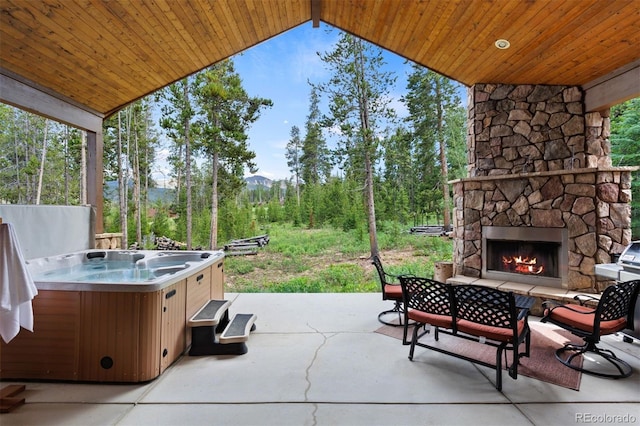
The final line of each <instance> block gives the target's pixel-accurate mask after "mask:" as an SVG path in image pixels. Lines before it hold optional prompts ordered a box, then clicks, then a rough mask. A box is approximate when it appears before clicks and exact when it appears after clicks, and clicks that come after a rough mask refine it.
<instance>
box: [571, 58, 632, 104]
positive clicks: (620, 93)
mask: <svg viewBox="0 0 640 426" xmlns="http://www.w3.org/2000/svg"><path fill="white" fill-rule="evenodd" d="M582 89H583V90H584V91H585V95H584V107H585V111H587V112H590V111H601V110H603V109H606V108H610V107H611V106H613V105H616V104H619V103H622V102H624V101H626V100H629V99H633V98H638V97H640V60H637V61H635V62H632V63H630V64H628V65H626V66H624V67H622V68H619V69H617V70H615V71H613V72H611V73H609V74H607V75H605V76H604V77H601V78H598V79H596V80H593V81H590V82H589V83H587V84H584V85H582Z"/></svg>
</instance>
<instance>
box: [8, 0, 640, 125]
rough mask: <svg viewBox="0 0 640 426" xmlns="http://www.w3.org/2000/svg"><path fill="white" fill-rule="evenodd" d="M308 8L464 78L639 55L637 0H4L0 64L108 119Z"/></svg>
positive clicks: (303, 17)
mask: <svg viewBox="0 0 640 426" xmlns="http://www.w3.org/2000/svg"><path fill="white" fill-rule="evenodd" d="M312 5H313V6H312ZM312 9H313V10H312ZM312 16H313V18H315V19H314V20H318V19H319V20H321V21H323V22H326V23H327V24H330V25H333V26H335V27H338V28H340V29H343V30H345V31H348V32H350V33H353V34H355V35H357V36H360V37H362V38H364V39H366V40H369V41H371V42H373V43H375V44H377V45H379V46H381V47H384V48H386V49H389V50H391V51H393V52H395V53H397V54H399V55H401V56H404V57H406V58H408V59H410V60H413V61H415V62H417V63H420V64H422V65H425V66H427V67H429V68H431V69H433V70H435V71H438V72H440V73H441V74H444V75H446V76H449V77H451V78H453V79H455V80H458V81H460V82H462V83H464V84H466V85H472V84H474V83H491V82H496V83H498V82H499V83H514V84H516V83H537V84H570V85H584V84H586V83H589V82H590V81H593V80H596V79H598V78H601V77H602V76H605V75H607V74H609V73H610V72H612V71H614V70H616V69H619V68H620V67H624V66H626V65H629V64H631V63H634V62H636V61H638V60H639V59H640V49H639V48H638V46H640V19H639V18H640V0H494V1H481V0H188V1H187V0H110V1H106V0H104V1H102V0H0V72H2V73H3V74H5V75H9V76H11V77H12V78H15V79H18V80H20V81H22V82H25V83H27V84H28V85H30V86H33V87H37V88H39V89H41V90H43V91H45V92H47V93H49V94H52V95H54V96H56V97H59V98H60V99H65V100H68V101H71V102H72V103H74V104H76V105H80V106H82V107H83V108H84V109H86V110H88V111H91V112H94V113H96V114H99V115H101V116H107V115H110V114H112V113H113V112H115V111H117V110H118V109H120V108H122V107H123V106H125V105H127V104H128V103H130V102H132V101H133V100H135V99H138V98H140V97H142V96H145V95H147V94H149V93H152V92H154V91H155V90H157V89H159V88H162V87H164V86H166V85H167V84H170V83H172V82H174V81H176V80H179V79H180V78H183V77H185V76H187V75H190V74H192V73H194V72H196V71H198V70H201V69H203V68H205V67H207V66H209V65H210V64H212V63H215V62H217V61H219V60H222V59H224V58H227V57H229V56H231V55H233V54H235V53H238V52H241V51H243V50H245V49H247V48H249V47H251V46H254V45H255V44H257V43H260V42H262V41H264V40H267V39H269V38H271V37H274V36H276V35H278V34H280V33H282V32H284V31H287V30H289V29H291V28H293V27H295V26H297V25H300V24H302V23H305V22H307V21H311V20H312ZM309 25H311V23H309ZM497 39H507V40H509V42H510V44H511V47H510V48H509V49H507V50H499V49H497V48H496V47H495V46H494V43H495V41H496V40H497ZM276 65H277V64H274V66H276Z"/></svg>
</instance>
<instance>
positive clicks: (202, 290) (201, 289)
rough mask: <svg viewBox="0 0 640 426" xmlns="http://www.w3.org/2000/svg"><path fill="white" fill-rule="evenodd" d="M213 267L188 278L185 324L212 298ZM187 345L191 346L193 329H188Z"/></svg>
mask: <svg viewBox="0 0 640 426" xmlns="http://www.w3.org/2000/svg"><path fill="white" fill-rule="evenodd" d="M211 299H212V297H211V268H210V267H209V268H206V269H203V270H202V271H200V272H199V273H197V274H194V275H192V276H190V277H189V278H187V310H186V315H185V319H184V320H185V324H186V323H187V322H188V321H189V319H191V317H192V316H193V315H194V314H195V313H196V312H198V310H199V309H200V308H201V307H202V306H203V305H204V304H205V303H207V302H208V301H209V300H211ZM185 339H186V346H185V347H189V346H191V331H190V329H189V328H187V331H186V336H185Z"/></svg>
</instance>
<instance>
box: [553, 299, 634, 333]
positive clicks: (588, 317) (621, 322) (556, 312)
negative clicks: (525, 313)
mask: <svg viewBox="0 0 640 426" xmlns="http://www.w3.org/2000/svg"><path fill="white" fill-rule="evenodd" d="M569 306H570V308H571V309H567V308H564V307H562V306H559V307H556V308H554V309H553V310H552V311H551V315H550V316H549V318H551V319H552V320H554V321H557V322H561V323H563V324H567V325H569V326H571V327H573V328H577V329H578V330H582V331H586V332H590V331H593V322H594V320H595V316H596V314H595V312H596V310H595V309H594V308H590V307H588V306H581V305H569ZM575 311H578V312H575ZM548 313H549V309H547V311H546V312H545V315H548ZM626 325H627V318H626V317H622V318H618V319H615V320H610V321H602V322H600V335H603V334H612V333H616V332H618V331H620V330H622V329H624V328H625V327H626Z"/></svg>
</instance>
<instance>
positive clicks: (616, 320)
mask: <svg viewBox="0 0 640 426" xmlns="http://www.w3.org/2000/svg"><path fill="white" fill-rule="evenodd" d="M639 287H640V280H634V281H627V282H622V283H618V284H616V285H613V286H610V287H608V288H607V289H605V291H604V292H603V293H602V295H601V297H600V301H599V302H598V304H597V306H596V307H595V308H594V307H589V306H585V302H586V301H588V300H597V299H596V298H594V297H592V296H587V295H578V296H576V297H574V299H576V300H577V301H578V302H580V304H579V305H576V304H559V303H557V302H553V301H547V302H544V303H543V307H544V308H545V311H544V317H543V318H542V319H541V321H542V322H550V323H552V324H555V325H557V326H558V327H562V328H564V329H565V330H568V331H570V332H571V333H572V334H575V335H576V336H579V337H581V338H582V339H583V340H584V342H585V343H584V344H582V345H579V344H574V343H568V344H566V345H565V346H564V347H562V348H560V349H558V350H557V351H556V358H557V359H558V361H560V362H561V363H563V364H564V365H566V366H567V367H569V368H572V369H574V370H577V371H582V372H584V373H587V374H591V375H594V376H599V377H608V378H613V379H620V378H624V377H629V376H630V375H631V372H632V369H631V366H629V364H627V363H626V362H625V361H623V360H621V359H620V358H618V357H617V356H616V354H615V353H613V351H611V350H609V349H603V348H600V347H598V346H597V344H598V342H599V341H600V337H601V336H604V335H608V334H613V333H617V332H618V331H621V330H623V329H625V328H633V310H634V306H635V303H636V299H637V297H638V289H639ZM565 352H567V353H569V355H568V356H567V357H564V356H563V355H564V353H565ZM582 354H589V355H598V356H599V357H600V358H602V359H604V360H605V361H607V362H609V363H610V364H612V365H613V366H614V367H615V369H616V370H617V373H616V372H613V373H610V372H608V370H602V369H601V370H593V369H589V368H585V367H584V366H582V367H580V366H578V365H576V364H575V363H572V362H573V361H574V360H575V359H577V357H578V356H579V355H582ZM597 363H598V364H600V362H599V361H598V362H597ZM605 365H606V364H605ZM613 371H615V370H613Z"/></svg>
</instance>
